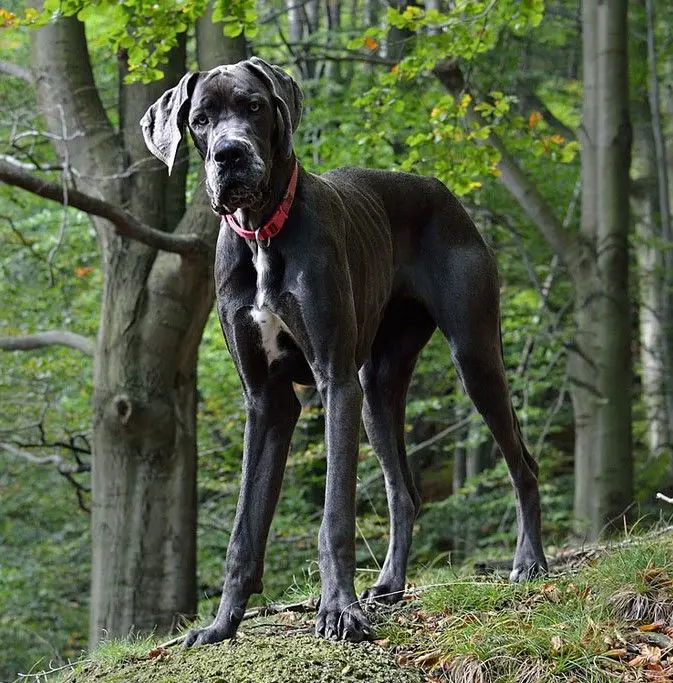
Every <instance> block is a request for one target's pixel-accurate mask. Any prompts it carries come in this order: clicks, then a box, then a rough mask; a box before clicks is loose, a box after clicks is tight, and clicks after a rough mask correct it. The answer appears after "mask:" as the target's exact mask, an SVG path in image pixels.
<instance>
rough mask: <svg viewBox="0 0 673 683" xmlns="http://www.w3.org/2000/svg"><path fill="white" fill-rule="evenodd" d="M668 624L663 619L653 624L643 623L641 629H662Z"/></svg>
mask: <svg viewBox="0 0 673 683" xmlns="http://www.w3.org/2000/svg"><path fill="white" fill-rule="evenodd" d="M665 625H666V623H665V622H663V621H655V622H654V623H652V624H643V625H642V626H641V627H640V630H641V631H660V630H661V629H662V628H663V627H664V626H665Z"/></svg>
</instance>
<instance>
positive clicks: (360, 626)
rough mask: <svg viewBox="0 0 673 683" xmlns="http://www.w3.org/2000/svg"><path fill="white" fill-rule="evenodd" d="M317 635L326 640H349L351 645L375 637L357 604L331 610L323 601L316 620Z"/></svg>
mask: <svg viewBox="0 0 673 683" xmlns="http://www.w3.org/2000/svg"><path fill="white" fill-rule="evenodd" d="M315 634H316V636H319V637H321V638H325V639H326V640H347V641H349V642H351V643H359V642H360V641H362V640H372V639H373V638H374V637H375V633H374V629H373V628H372V627H371V626H370V625H369V621H368V620H367V617H366V616H365V615H364V612H363V611H362V609H361V608H360V605H358V603H357V602H356V603H355V604H347V605H345V607H343V608H339V607H336V608H329V607H327V606H326V605H323V604H322V601H321V605H320V609H319V611H318V616H317V617H316V620H315Z"/></svg>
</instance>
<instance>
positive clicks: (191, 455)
mask: <svg viewBox="0 0 673 683" xmlns="http://www.w3.org/2000/svg"><path fill="white" fill-rule="evenodd" d="M202 43H203V44H202V45H200V47H199V57H200V59H201V61H202V62H203V63H207V62H210V63H212V64H213V65H214V64H215V63H222V59H221V56H222V52H223V50H222V47H221V46H223V45H224V46H227V47H228V42H227V39H226V38H224V37H223V36H222V35H221V33H220V34H219V35H218V37H217V40H215V39H214V36H212V37H211V38H210V39H208V38H205V39H203V41H202ZM238 44H239V46H240V45H241V43H240V41H239V43H238ZM244 57H245V54H241V55H239V58H244ZM232 61H237V60H232ZM33 62H34V72H35V73H36V77H37V93H38V100H39V102H40V105H41V109H42V112H43V114H44V117H45V120H46V121H47V124H48V127H49V128H50V130H51V132H52V133H65V134H63V135H61V137H62V138H63V139H62V140H59V141H57V144H56V148H57V151H58V152H59V154H60V155H61V157H62V159H63V160H64V162H65V163H66V165H67V166H71V167H72V168H74V169H76V174H74V175H75V177H76V178H77V180H78V184H79V185H81V186H82V187H83V188H84V189H85V190H86V192H87V193H88V194H90V195H93V196H95V197H101V198H102V199H103V200H104V201H106V202H107V203H109V204H112V205H117V206H119V207H120V209H121V210H123V211H124V212H125V213H126V214H127V215H129V216H132V217H133V218H134V220H135V221H137V222H138V223H139V224H142V225H144V226H148V227H149V228H150V229H151V230H153V231H156V233H158V234H160V235H165V237H166V238H167V239H169V240H170V239H173V240H175V239H178V238H180V237H181V236H186V235H194V236H195V237H196V239H197V240H199V241H200V242H203V243H205V244H206V245H208V249H207V250H206V251H208V253H210V252H211V251H212V249H213V248H214V242H215V240H216V237H217V232H218V227H219V223H218V221H217V219H216V217H215V216H214V215H213V214H212V212H211V210H210V207H209V203H208V201H207V198H206V197H205V192H203V190H202V189H200V190H198V191H197V193H196V196H195V199H194V201H193V203H192V205H191V206H190V207H189V208H188V209H186V210H185V200H184V197H185V178H186V168H187V155H186V148H185V150H183V152H182V159H181V162H180V165H179V167H178V168H177V173H174V174H173V175H172V176H171V177H170V178H169V177H168V174H167V173H166V170H165V169H164V168H163V167H161V166H159V165H158V164H157V163H155V161H154V160H153V159H152V157H151V156H150V154H149V153H148V152H147V150H146V149H145V146H144V142H143V140H142V136H141V134H140V128H139V126H138V120H139V119H140V116H141V115H142V114H143V113H144V111H145V110H146V108H147V107H148V106H149V105H150V104H151V103H152V102H153V101H154V100H155V99H157V98H158V97H159V95H160V94H161V93H162V92H163V91H164V90H165V89H166V88H168V87H171V86H173V85H175V83H177V81H178V79H179V78H180V76H181V75H182V73H183V72H184V68H185V67H184V62H185V47H184V43H183V44H182V45H180V46H179V47H178V48H176V50H174V51H173V53H172V54H171V57H170V59H169V63H168V64H167V65H166V67H165V68H164V71H165V74H166V75H165V78H164V79H162V80H161V81H159V82H156V83H153V84H150V85H148V86H147V85H130V86H129V85H126V84H124V83H123V77H124V75H125V70H126V67H125V61H124V55H123V54H122V55H120V93H119V118H120V131H119V132H117V131H115V130H114V129H113V128H112V126H111V125H110V122H109V120H108V118H107V116H106V114H105V111H104V109H103V107H102V105H101V102H100V98H99V97H98V93H97V90H96V88H95V83H94V81H93V76H92V72H91V68H90V64H89V59H88V51H87V44H86V39H85V36H84V30H83V26H82V24H81V23H80V22H78V21H77V20H76V19H74V18H69V19H60V20H59V21H57V22H55V23H54V24H51V25H49V26H47V27H45V28H43V29H41V30H39V31H37V32H35V34H34V36H33ZM64 121H66V122H68V121H74V122H75V127H74V128H73V129H72V130H64V124H63V122H64ZM73 132H74V133H77V134H76V135H72V133H73ZM95 223H96V227H97V231H98V235H99V243H100V247H101V261H102V265H103V272H104V275H105V279H104V287H103V294H102V302H101V319H100V328H99V333H98V341H97V348H96V354H95V370H94V391H93V443H94V458H93V471H92V581H91V606H90V623H89V640H90V644H91V645H92V646H93V645H95V644H96V642H97V641H98V639H99V638H100V637H101V636H102V635H103V634H105V635H106V636H108V637H109V636H112V637H121V636H125V635H128V633H129V632H130V631H131V629H133V630H134V631H151V630H154V629H156V630H158V631H163V630H167V629H170V628H171V627H172V626H174V625H175V624H176V620H177V619H178V618H179V616H180V615H193V614H194V613H195V611H196V363H197V350H198V344H199V341H200V338H201V334H202V331H203V327H204V325H205V321H206V318H207V316H208V313H209V311H210V309H211V306H212V301H213V284H212V272H211V270H212V267H211V263H210V258H208V257H205V258H204V257H201V258H199V257H195V258H189V259H187V258H184V257H183V256H180V255H178V254H175V253H168V252H165V251H160V252H158V251H157V250H156V249H155V248H153V247H150V246H147V245H146V244H142V243H139V242H137V241H136V240H134V239H130V238H129V236H128V235H120V234H117V233H115V231H114V230H111V229H110V226H109V223H108V222H107V221H105V220H101V219H96V221H95Z"/></svg>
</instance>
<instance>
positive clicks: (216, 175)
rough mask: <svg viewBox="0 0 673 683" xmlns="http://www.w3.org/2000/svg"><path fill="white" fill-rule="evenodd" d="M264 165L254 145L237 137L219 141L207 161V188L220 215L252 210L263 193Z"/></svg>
mask: <svg viewBox="0 0 673 683" xmlns="http://www.w3.org/2000/svg"><path fill="white" fill-rule="evenodd" d="M265 175H266V165H265V164H264V162H263V161H262V159H261V158H260V156H259V154H258V153H257V151H256V150H255V148H254V147H253V145H252V144H251V143H250V142H248V141H247V140H244V139H240V138H233V139H232V138H220V139H219V140H217V141H216V143H215V144H214V145H213V147H212V148H211V150H210V151H209V154H208V156H207V158H206V188H207V190H208V195H209V196H210V200H211V204H212V207H213V210H214V211H215V212H216V213H219V214H226V213H233V212H234V211H235V210H236V209H243V208H254V207H255V206H256V205H258V204H259V203H260V202H261V200H262V197H263V194H264V179H265Z"/></svg>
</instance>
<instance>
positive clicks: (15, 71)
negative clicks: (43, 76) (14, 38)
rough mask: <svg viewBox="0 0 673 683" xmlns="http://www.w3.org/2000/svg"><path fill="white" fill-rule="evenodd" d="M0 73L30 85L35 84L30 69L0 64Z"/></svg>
mask: <svg viewBox="0 0 673 683" xmlns="http://www.w3.org/2000/svg"><path fill="white" fill-rule="evenodd" d="M0 73H3V74H6V75H7V76H13V77H14V78H20V79H21V80H22V81H26V83H30V84H31V85H32V84H33V83H35V78H34V76H33V72H32V71H31V70H30V69H26V68H25V67H23V66H19V65H18V64H12V62H0Z"/></svg>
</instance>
